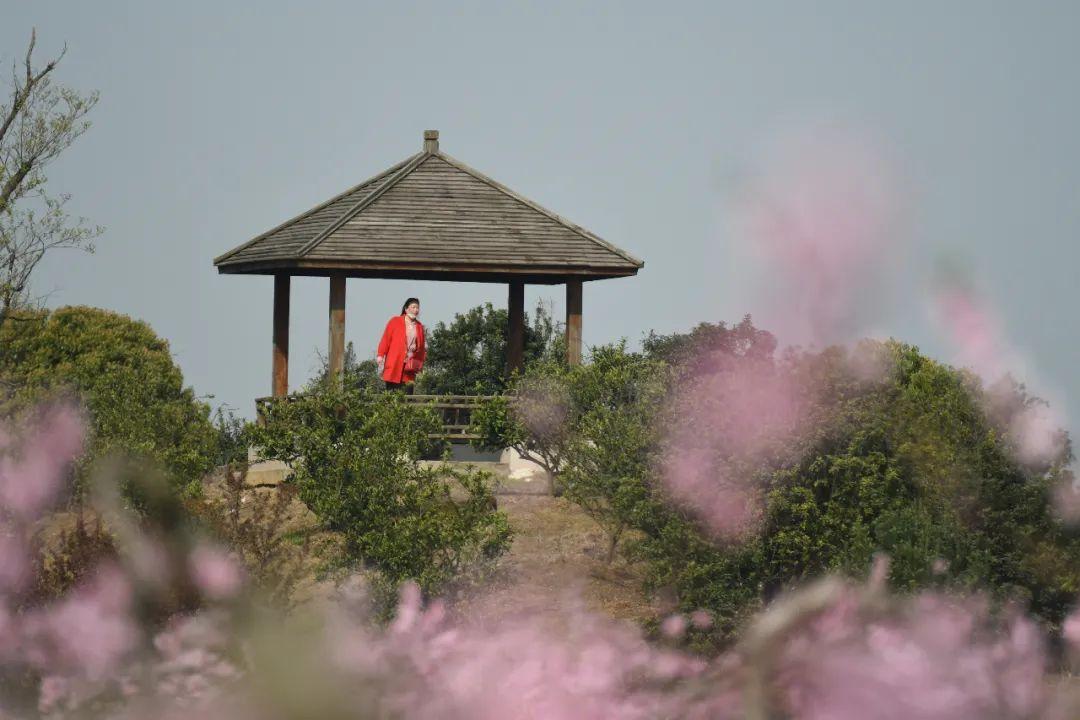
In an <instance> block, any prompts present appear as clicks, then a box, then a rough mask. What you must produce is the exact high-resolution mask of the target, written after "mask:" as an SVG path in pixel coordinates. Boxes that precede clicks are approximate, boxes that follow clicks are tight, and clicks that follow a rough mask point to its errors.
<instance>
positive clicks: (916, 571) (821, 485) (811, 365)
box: [634, 343, 1080, 635]
mask: <svg viewBox="0 0 1080 720" xmlns="http://www.w3.org/2000/svg"><path fill="white" fill-rule="evenodd" d="M870 346H871V348H870V349H871V351H872V352H874V353H878V354H879V355H884V356H886V357H887V358H888V359H889V360H890V362H889V367H890V368H891V370H890V371H889V372H888V373H887V374H886V376H885V377H884V378H882V379H880V380H874V381H871V382H867V381H866V380H865V379H864V378H862V377H860V374H859V372H857V370H855V369H853V368H855V367H856V366H857V363H854V362H853V361H852V358H851V356H849V355H848V354H847V353H845V352H843V351H840V350H838V349H831V350H826V351H824V352H822V353H817V354H810V353H807V354H801V355H795V356H792V357H789V358H787V359H786V360H785V361H784V362H782V363H779V365H778V370H779V371H780V372H782V373H788V374H791V375H793V376H800V377H803V378H806V377H813V378H815V381H814V387H815V392H816V393H817V396H816V397H815V398H814V399H813V402H814V403H815V404H816V405H815V407H814V408H812V412H811V413H810V414H809V415H808V417H810V418H813V420H812V421H808V422H807V425H806V427H805V428H804V429H803V432H802V433H801V434H800V435H798V436H794V437H792V438H790V442H791V443H792V444H793V446H794V447H792V448H790V452H788V453H785V454H784V455H783V456H772V459H770V460H768V461H765V462H764V464H762V465H759V466H757V467H753V468H748V469H747V470H746V471H745V472H748V473H751V474H753V475H754V477H755V479H756V481H758V482H760V483H761V485H762V488H763V490H764V496H763V503H764V505H763V517H762V522H761V524H760V526H759V527H758V529H757V531H756V532H754V533H753V534H752V535H751V536H749V537H747V538H745V539H744V541H743V542H740V543H732V542H730V541H723V540H720V539H717V538H714V537H712V536H711V535H710V533H709V532H707V531H706V530H705V529H704V528H703V527H702V526H700V525H699V524H698V523H697V522H696V521H695V520H692V519H689V518H688V517H686V516H685V515H684V514H683V513H681V512H680V511H679V506H678V505H676V504H674V503H672V502H670V501H669V500H668V499H666V498H665V497H664V493H663V492H662V491H659V490H657V489H655V488H654V490H653V494H652V500H653V505H652V511H651V512H647V513H642V514H641V515H639V516H638V517H639V522H637V523H636V524H635V525H634V527H636V528H637V529H638V530H640V531H641V532H642V533H643V535H644V539H643V540H642V541H641V543H640V544H639V545H637V546H636V548H635V550H636V551H637V553H638V555H639V556H640V557H643V558H646V559H648V560H649V561H650V567H651V572H652V577H651V582H652V584H653V585H654V586H671V587H674V588H675V589H676V590H677V591H678V594H679V599H680V603H681V605H682V606H683V607H684V608H687V609H696V608H707V609H709V610H711V611H712V612H713V613H714V614H715V616H716V617H717V618H718V619H719V621H720V622H719V624H718V627H719V629H720V632H721V634H722V635H724V634H729V633H733V632H734V631H735V629H736V628H737V627H738V626H739V624H740V623H741V622H742V620H743V619H745V618H746V617H747V616H748V615H749V614H750V613H751V612H753V611H754V610H756V609H757V608H758V607H760V605H761V604H762V603H763V602H767V601H768V600H769V599H771V598H772V597H773V596H774V595H775V594H776V593H777V592H779V591H780V590H782V589H785V588H787V587H790V586H792V585H794V584H798V583H801V582H804V581H806V580H807V579H809V578H812V577H816V576H819V575H821V574H824V573H827V572H839V573H842V574H846V575H849V576H854V577H865V575H866V573H867V572H868V569H869V567H870V565H871V561H872V557H873V556H874V554H875V553H884V554H886V555H888V556H889V557H890V558H891V559H892V562H891V570H890V574H889V581H890V583H891V585H892V586H893V587H894V588H896V589H899V590H905V591H914V590H917V589H920V588H925V587H930V586H946V587H955V588H962V589H965V590H970V589H980V590H987V591H989V592H990V593H991V594H992V596H993V597H996V598H998V599H1001V600H1013V601H1019V602H1022V603H1024V604H1026V605H1027V606H1028V607H1029V608H1030V609H1031V611H1032V612H1034V613H1035V614H1036V615H1037V616H1039V617H1041V618H1042V619H1043V620H1044V622H1046V623H1048V624H1049V625H1051V626H1057V625H1058V624H1059V623H1060V622H1061V621H1062V619H1063V617H1064V616H1065V614H1066V612H1067V611H1068V609H1069V606H1070V604H1071V603H1072V602H1073V601H1074V599H1075V594H1076V592H1077V589H1078V588H1080V544H1078V542H1077V540H1076V538H1075V537H1072V536H1070V534H1069V533H1067V532H1066V530H1065V529H1064V528H1063V527H1061V526H1060V525H1059V523H1058V522H1057V521H1055V519H1054V517H1053V514H1052V508H1051V506H1050V488H1051V487H1052V486H1053V485H1054V484H1056V482H1057V479H1058V475H1059V473H1060V471H1061V469H1062V468H1063V467H1064V466H1065V465H1066V464H1067V463H1068V462H1069V461H1070V460H1071V454H1069V452H1068V450H1067V447H1066V450H1065V453H1064V454H1063V455H1062V456H1061V457H1059V458H1058V459H1057V460H1056V461H1055V462H1054V463H1052V466H1051V467H1044V468H1042V469H1041V470H1039V471H1034V470H1033V469H1032V468H1027V467H1025V466H1023V465H1022V464H1021V463H1020V462H1018V461H1017V460H1016V459H1015V458H1016V456H1015V455H1014V453H1013V452H1012V448H1011V447H1010V445H1009V443H1008V441H1007V429H1006V428H1004V427H1002V426H1000V425H997V424H995V422H994V421H993V419H992V418H991V417H989V416H988V415H987V413H986V408H987V407H988V405H987V402H986V398H985V396H984V394H983V393H984V391H983V390H982V388H981V387H980V386H979V385H978V383H977V382H976V381H974V380H973V378H971V377H970V376H968V375H966V374H965V373H963V372H960V371H957V370H954V369H952V368H950V367H948V366H946V365H942V364H940V363H937V362H934V361H933V360H930V359H928V358H926V357H925V356H923V355H921V354H920V353H919V352H918V351H917V350H916V349H915V348H912V347H910V346H905V345H902V344H899V343H887V344H873V343H872V344H870ZM720 401H721V402H722V399H720ZM1016 402H1018V403H1021V404H1023V403H1024V402H1025V400H1024V399H1023V398H1018V399H1017V400H1016ZM792 458H793V459H792ZM642 520H643V521H644V522H641V521H642Z"/></svg>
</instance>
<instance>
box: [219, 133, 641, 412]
mask: <svg viewBox="0 0 1080 720" xmlns="http://www.w3.org/2000/svg"><path fill="white" fill-rule="evenodd" d="M214 265H215V266H216V267H217V269H218V272H219V273H222V274H248V275H273V276H274V313H273V315H274V336H273V338H274V340H273V358H274V361H273V383H272V387H273V395H274V396H275V397H283V396H285V395H287V394H288V377H289V289H290V282H291V278H292V276H293V275H314V276H319V277H329V278H330V313H329V314H330V318H329V321H330V342H329V367H330V371H331V372H332V373H334V374H336V375H338V376H339V377H340V374H341V371H342V367H343V362H344V351H345V278H348V277H356V278H399V279H403V280H449V281H457V282H488V283H506V284H507V285H508V286H509V300H508V310H509V319H510V327H509V347H508V357H507V365H508V367H509V368H511V369H520V368H521V367H522V363H523V358H524V341H525V284H526V283H533V284H542V285H555V284H564V285H566V340H567V361H568V362H569V363H571V364H577V363H580V362H581V300H582V298H581V295H582V292H581V291H582V283H583V282H585V281H587V280H603V279H606V278H617V277H627V276H631V275H636V274H637V271H638V270H640V269H641V268H642V267H644V263H643V262H642V261H641V260H638V259H637V258H635V257H633V256H632V255H630V254H629V253H627V252H625V251H623V250H620V249H619V248H617V247H615V246H614V245H612V244H611V243H608V242H605V241H604V240H601V239H600V238H599V237H597V236H596V235H594V234H593V233H591V232H589V231H588V230H585V229H584V228H581V227H579V226H577V225H574V224H573V223H571V222H568V221H567V220H564V219H563V218H561V217H559V216H558V215H556V214H555V213H553V212H551V211H549V210H545V209H544V208H542V207H540V206H539V205H537V204H536V203H534V202H532V201H531V200H528V199H526V198H524V197H522V196H521V195H518V194H517V193H515V192H514V191H512V190H510V189H509V188H507V187H505V186H504V185H501V184H500V183H498V182H496V181H494V180H492V179H491V178H489V177H487V176H485V175H482V174H481V173H479V172H477V171H476V170H474V169H472V168H471V167H469V166H468V165H465V164H464V163H462V162H461V161H459V160H455V159H454V158H452V157H450V156H448V155H446V154H444V153H443V152H441V151H440V150H439V133H438V131H437V130H428V131H426V132H424V145H423V150H421V151H420V152H419V153H417V154H416V155H413V156H412V157H409V158H407V159H405V160H403V161H402V162H400V163H398V164H397V165H394V166H393V167H391V168H390V169H388V170H385V171H383V172H381V173H379V174H378V175H376V176H375V177H373V178H371V179H369V180H365V181H364V182H362V183H360V184H359V185H357V186H356V187H353V188H350V189H349V190H346V191H345V192H343V193H341V194H340V195H338V196H336V197H334V198H331V199H330V200H327V201H326V202H324V203H322V204H321V205H318V206H316V207H314V208H312V209H310V210H308V211H307V212H304V213H302V214H300V215H298V216H296V217H295V218H293V219H292V220H288V221H286V222H284V223H282V224H281V225H278V226H277V227H275V228H273V229H272V230H268V231H267V232H264V233H263V234H261V235H259V236H258V237H256V238H254V239H252V240H249V241H248V242H246V243H244V244H243V245H240V246H239V247H237V248H235V249H233V250H230V251H229V252H227V253H225V254H224V255H221V256H219V257H217V258H215V259H214Z"/></svg>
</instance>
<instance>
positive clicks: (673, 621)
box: [660, 615, 686, 638]
mask: <svg viewBox="0 0 1080 720" xmlns="http://www.w3.org/2000/svg"><path fill="white" fill-rule="evenodd" d="M660 632H662V633H663V634H664V637H668V638H679V637H682V636H683V635H685V634H686V617H685V616H683V615H669V616H667V617H666V618H664V621H663V622H662V623H660Z"/></svg>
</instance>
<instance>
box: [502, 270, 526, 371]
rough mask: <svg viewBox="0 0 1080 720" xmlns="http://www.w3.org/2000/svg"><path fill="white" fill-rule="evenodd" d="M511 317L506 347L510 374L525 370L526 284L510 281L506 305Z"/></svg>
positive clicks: (507, 366) (507, 367)
mask: <svg viewBox="0 0 1080 720" xmlns="http://www.w3.org/2000/svg"><path fill="white" fill-rule="evenodd" d="M506 309H507V314H508V315H509V316H510V332H509V335H508V336H507V345H506V369H507V372H508V373H512V372H514V371H515V370H517V371H521V370H523V369H524V368H525V283H523V282H521V281H520V280H511V281H510V299H509V301H508V302H507V304H506Z"/></svg>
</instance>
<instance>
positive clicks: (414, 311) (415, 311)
mask: <svg viewBox="0 0 1080 720" xmlns="http://www.w3.org/2000/svg"><path fill="white" fill-rule="evenodd" d="M405 314H406V315H408V316H409V317H411V318H415V317H419V316H420V303H409V304H408V306H406V308H405Z"/></svg>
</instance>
